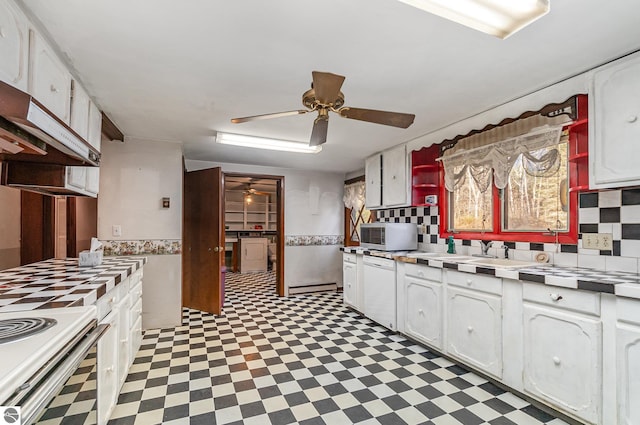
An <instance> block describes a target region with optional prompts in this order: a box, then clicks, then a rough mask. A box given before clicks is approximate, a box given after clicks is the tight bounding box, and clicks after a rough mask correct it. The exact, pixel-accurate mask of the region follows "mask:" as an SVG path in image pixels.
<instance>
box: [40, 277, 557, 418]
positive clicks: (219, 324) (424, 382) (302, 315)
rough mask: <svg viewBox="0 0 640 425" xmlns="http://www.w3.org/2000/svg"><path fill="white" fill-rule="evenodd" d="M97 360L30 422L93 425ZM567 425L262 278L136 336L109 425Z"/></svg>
mask: <svg viewBox="0 0 640 425" xmlns="http://www.w3.org/2000/svg"><path fill="white" fill-rule="evenodd" d="M95 385H96V381H95V358H94V357H93V356H92V357H91V358H87V360H85V362H84V363H83V365H82V366H81V368H80V369H78V371H77V372H76V374H75V375H74V376H72V377H71V378H70V379H69V382H68V383H67V384H66V385H65V387H64V388H63V390H62V391H61V393H60V395H58V396H57V397H56V398H55V399H54V400H53V401H52V402H51V404H50V405H49V407H48V409H47V411H46V412H45V413H44V414H43V415H42V417H41V418H40V421H39V423H40V424H43V425H58V424H65V425H67V424H68V425H71V424H74V425H75V424H78V425H80V424H92V423H95V417H96V416H95V410H93V409H95V401H94V399H93V397H95ZM161 423H162V424H176V425H177V424H194V425H195V424H202V425H205V424H206V425H212V424H216V425H222V424H246V425H253V424H256V425H265V424H308V425H311V424H327V425H339V424H355V423H358V424H394V425H395V424H411V425H413V424H442V425H454V424H464V425H475V424H492V425H507V424H517V425H529V424H531V425H534V424H551V425H560V424H565V422H564V421H562V420H560V419H557V418H554V417H553V416H551V415H549V414H547V413H545V412H543V411H541V410H539V409H537V408H536V407H534V406H532V405H530V404H529V403H528V402H526V401H524V400H523V399H521V398H519V397H517V396H516V395H514V394H512V393H509V392H506V391H504V390H502V389H500V388H498V387H497V386H495V385H494V384H492V383H491V382H488V381H487V380H486V379H484V378H482V377H480V376H478V375H476V374H474V373H471V372H469V371H467V370H466V369H464V368H462V367H460V366H457V365H455V364H454V363H452V362H450V361H449V360H447V359H445V358H442V357H440V356H438V355H436V354H434V353H432V352H430V351H428V350H427V349H426V348H424V347H422V346H420V345H417V344H415V343H413V342H411V341H408V340H407V339H405V338H403V337H402V336H400V335H397V334H394V333H392V332H389V331H388V330H386V329H384V328H382V327H380V326H378V325H376V324H374V323H373V322H371V321H369V320H368V319H366V318H363V317H361V316H359V315H358V314H356V313H355V312H353V311H351V310H349V309H348V308H346V307H344V306H343V304H342V294H339V293H319V294H309V295H299V296H295V297H289V298H279V297H277V296H276V294H275V283H274V276H273V274H272V273H260V274H245V275H242V274H234V273H228V274H227V298H226V303H225V306H224V314H223V315H221V316H219V317H216V316H213V315H210V314H207V313H202V312H200V311H196V310H189V309H185V310H184V312H183V324H182V326H179V327H177V328H171V329H157V330H150V331H146V332H145V335H144V340H143V343H142V348H141V349H140V351H139V352H138V354H137V356H136V359H135V362H134V365H133V366H132V368H131V370H130V372H129V375H128V377H127V380H126V382H125V384H124V386H123V388H122V391H121V394H120V397H119V399H118V404H117V406H116V407H115V410H114V412H113V415H112V417H111V420H110V421H109V424H110V425H121V424H123V425H124V424H136V425H139V424H143V425H147V424H161Z"/></svg>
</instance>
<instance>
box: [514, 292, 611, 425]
mask: <svg viewBox="0 0 640 425" xmlns="http://www.w3.org/2000/svg"><path fill="white" fill-rule="evenodd" d="M523 309H524V374H523V377H524V388H525V391H527V392H529V393H531V394H533V395H535V396H538V397H539V398H541V399H543V400H546V401H548V402H551V403H552V404H553V405H555V406H558V407H559V408H561V409H562V410H566V411H567V412H571V413H573V414H574V415H575V416H578V417H580V418H582V419H584V420H587V421H589V422H591V423H600V411H601V401H600V400H601V397H602V395H601V381H602V361H601V347H602V342H601V341H602V326H601V323H600V321H599V319H596V318H590V317H586V316H583V315H580V314H574V313H570V312H569V311H568V310H560V309H557V308H553V307H546V306H541V305H536V304H530V303H525V305H524V308H523Z"/></svg>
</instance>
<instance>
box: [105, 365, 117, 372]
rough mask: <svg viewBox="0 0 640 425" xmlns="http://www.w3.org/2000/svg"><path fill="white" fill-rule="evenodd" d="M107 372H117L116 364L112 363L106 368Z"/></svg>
mask: <svg viewBox="0 0 640 425" xmlns="http://www.w3.org/2000/svg"><path fill="white" fill-rule="evenodd" d="M105 370H106V372H107V373H113V372H115V370H116V368H115V366H113V365H111V366H109V367H108V368H106V369H105Z"/></svg>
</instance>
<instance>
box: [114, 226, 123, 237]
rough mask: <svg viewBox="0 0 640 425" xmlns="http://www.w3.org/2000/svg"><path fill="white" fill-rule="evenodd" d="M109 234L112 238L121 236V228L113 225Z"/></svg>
mask: <svg viewBox="0 0 640 425" xmlns="http://www.w3.org/2000/svg"><path fill="white" fill-rule="evenodd" d="M111 234H112V235H113V236H122V226H120V225H119V224H114V225H113V226H111Z"/></svg>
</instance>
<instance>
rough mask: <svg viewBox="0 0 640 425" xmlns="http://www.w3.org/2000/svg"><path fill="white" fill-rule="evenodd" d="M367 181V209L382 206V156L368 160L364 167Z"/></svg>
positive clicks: (378, 155) (375, 156)
mask: <svg viewBox="0 0 640 425" xmlns="http://www.w3.org/2000/svg"><path fill="white" fill-rule="evenodd" d="M364 174H365V179H366V185H365V204H366V206H367V208H377V207H380V206H381V205H382V158H381V156H380V154H377V155H373V156H370V157H369V158H367V161H366V162H365V166H364Z"/></svg>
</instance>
